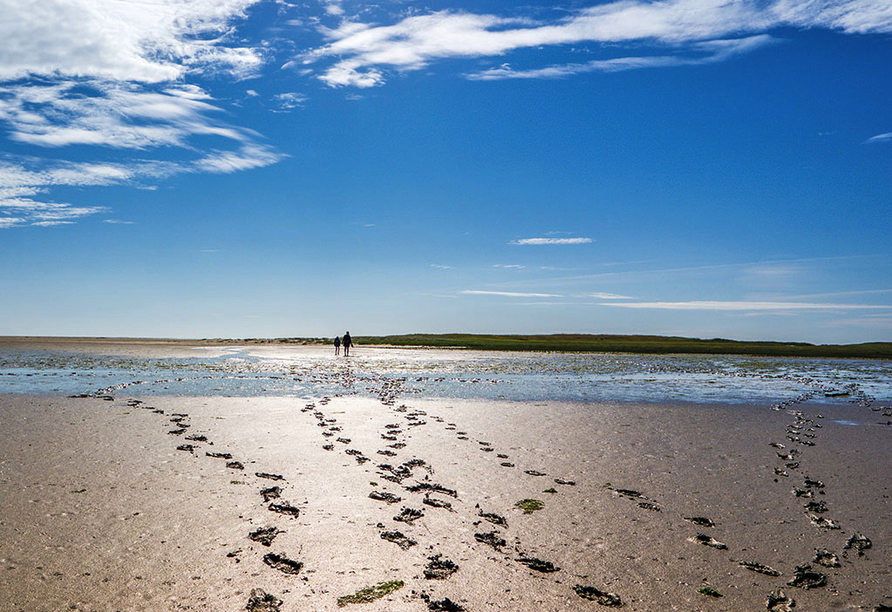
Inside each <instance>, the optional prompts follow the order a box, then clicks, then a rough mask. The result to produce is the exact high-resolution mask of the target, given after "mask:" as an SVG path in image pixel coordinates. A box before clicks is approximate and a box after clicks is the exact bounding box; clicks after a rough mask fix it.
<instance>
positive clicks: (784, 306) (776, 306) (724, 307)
mask: <svg viewBox="0 0 892 612" xmlns="http://www.w3.org/2000/svg"><path fill="white" fill-rule="evenodd" d="M602 305H603V306H614V307H617V308H646V309H658V310H719V311H729V310H743V311H746V310H776V311H781V310H873V309H880V310H892V306H888V305H883V306H880V305H875V304H833V303H814V302H745V301H744V302H733V301H730V302H711V301H692V302H604V303H603V304H602Z"/></svg>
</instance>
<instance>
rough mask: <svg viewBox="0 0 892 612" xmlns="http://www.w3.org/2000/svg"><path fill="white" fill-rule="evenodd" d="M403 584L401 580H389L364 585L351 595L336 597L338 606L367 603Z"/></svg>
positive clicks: (396, 589)
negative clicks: (367, 585)
mask: <svg viewBox="0 0 892 612" xmlns="http://www.w3.org/2000/svg"><path fill="white" fill-rule="evenodd" d="M404 584H405V583H404V582H403V581H402V580H389V581H388V582H382V583H381V584H376V585H375V586H371V587H366V588H364V589H361V590H359V591H356V592H355V593H354V594H353V595H344V596H343V597H338V607H340V608H343V607H344V606H346V605H348V604H353V603H369V602H370V601H375V600H376V599H381V598H382V597H385V596H387V595H390V594H391V593H393V592H394V591H399V590H400V589H401V588H403V585H404Z"/></svg>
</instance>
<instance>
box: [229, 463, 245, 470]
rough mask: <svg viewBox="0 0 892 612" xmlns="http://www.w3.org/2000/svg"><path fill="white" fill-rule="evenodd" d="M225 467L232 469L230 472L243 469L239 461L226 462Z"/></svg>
mask: <svg viewBox="0 0 892 612" xmlns="http://www.w3.org/2000/svg"><path fill="white" fill-rule="evenodd" d="M226 467H228V468H229V469H232V470H243V469H245V466H244V465H243V464H242V462H241V461H227V462H226Z"/></svg>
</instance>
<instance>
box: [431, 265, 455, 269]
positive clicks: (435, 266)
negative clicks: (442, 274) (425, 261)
mask: <svg viewBox="0 0 892 612" xmlns="http://www.w3.org/2000/svg"><path fill="white" fill-rule="evenodd" d="M431 268H437V269H438V270H455V268H454V267H453V266H447V265H446V264H431Z"/></svg>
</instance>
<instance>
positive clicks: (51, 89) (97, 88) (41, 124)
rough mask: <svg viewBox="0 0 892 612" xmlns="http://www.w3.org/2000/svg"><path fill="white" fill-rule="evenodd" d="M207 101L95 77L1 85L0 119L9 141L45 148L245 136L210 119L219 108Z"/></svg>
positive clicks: (193, 93)
mask: <svg viewBox="0 0 892 612" xmlns="http://www.w3.org/2000/svg"><path fill="white" fill-rule="evenodd" d="M208 99H210V96H208V95H207V94H206V93H205V92H204V91H203V90H201V89H200V88H197V87H192V88H189V89H182V88H180V89H168V90H166V91H165V92H157V91H147V90H145V89H143V88H142V87H140V86H135V85H132V84H127V83H109V82H97V81H94V82H89V83H85V82H83V81H62V82H59V83H56V84H53V85H14V86H6V87H0V121H5V122H6V123H7V124H9V126H10V134H9V135H10V138H12V139H13V140H17V141H20V142H25V143H28V144H35V145H39V146H44V147H62V146H67V145H72V144H81V145H84V144H85V145H100V146H107V147H114V148H127V149H145V148H149V147H157V146H177V147H182V146H185V145H186V141H187V139H188V138H190V137H192V136H217V137H221V138H226V139H230V140H237V141H244V140H247V139H248V136H247V134H246V133H245V132H244V131H242V130H239V129H237V128H233V127H230V126H227V125H225V124H223V123H221V122H219V121H217V120H215V119H214V118H213V117H212V115H215V114H218V113H219V112H220V110H219V109H218V108H217V107H216V106H214V105H212V104H210V103H208V102H206V101H205V100H208Z"/></svg>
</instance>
